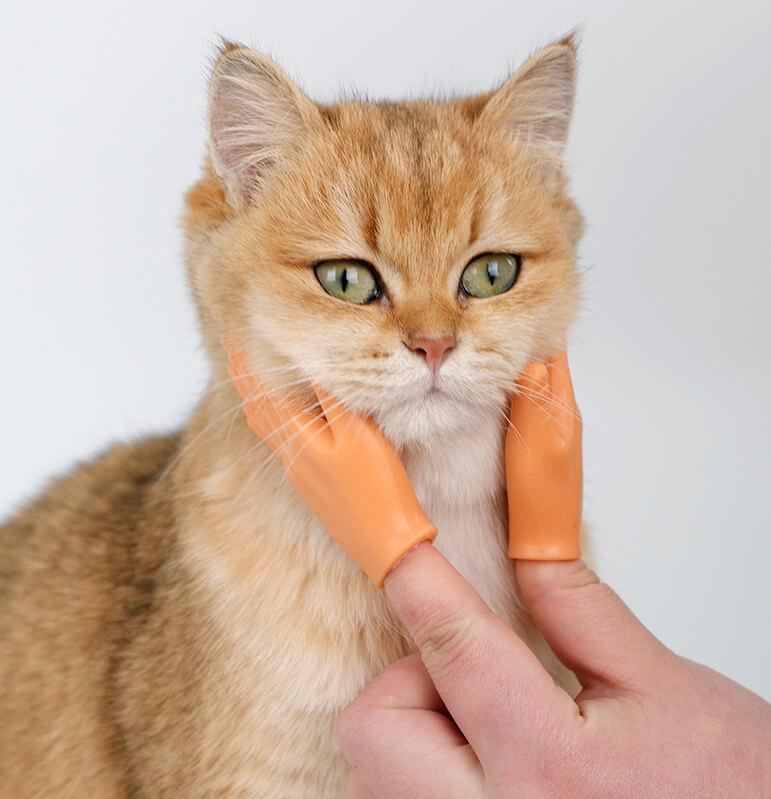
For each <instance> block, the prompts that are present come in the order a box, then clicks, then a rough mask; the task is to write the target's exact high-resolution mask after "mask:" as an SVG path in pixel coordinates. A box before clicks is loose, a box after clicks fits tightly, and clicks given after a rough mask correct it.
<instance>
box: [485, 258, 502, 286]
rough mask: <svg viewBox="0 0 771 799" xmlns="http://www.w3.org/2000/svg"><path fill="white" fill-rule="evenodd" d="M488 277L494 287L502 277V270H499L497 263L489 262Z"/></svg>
mask: <svg viewBox="0 0 771 799" xmlns="http://www.w3.org/2000/svg"><path fill="white" fill-rule="evenodd" d="M487 277H489V278H490V285H491V286H494V285H495V281H496V279H497V278H499V277H500V270H499V269H498V264H497V263H496V262H495V261H488V262H487Z"/></svg>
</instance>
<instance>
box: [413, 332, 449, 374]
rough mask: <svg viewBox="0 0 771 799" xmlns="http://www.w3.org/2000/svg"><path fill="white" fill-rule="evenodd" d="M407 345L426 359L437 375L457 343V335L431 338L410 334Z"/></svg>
mask: <svg viewBox="0 0 771 799" xmlns="http://www.w3.org/2000/svg"><path fill="white" fill-rule="evenodd" d="M406 344H407V346H408V347H409V348H410V349H411V350H412V351H413V352H415V353H417V354H418V355H422V356H423V357H424V358H425V359H426V366H428V368H429V369H430V370H431V372H432V374H434V375H436V373H437V372H438V371H439V367H440V366H441V365H442V364H443V363H444V359H445V358H446V357H447V353H448V352H449V351H450V350H451V349H452V348H453V347H454V346H455V345H456V344H457V341H456V340H455V336H451V335H446V336H438V337H436V338H431V337H429V336H410V338H409V339H408V340H407V342H406Z"/></svg>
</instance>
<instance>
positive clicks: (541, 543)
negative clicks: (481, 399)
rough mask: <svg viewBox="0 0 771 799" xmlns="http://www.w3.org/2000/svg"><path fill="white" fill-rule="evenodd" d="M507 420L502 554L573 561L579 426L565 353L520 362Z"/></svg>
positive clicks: (578, 507) (579, 464) (578, 515)
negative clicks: (506, 539)
mask: <svg viewBox="0 0 771 799" xmlns="http://www.w3.org/2000/svg"><path fill="white" fill-rule="evenodd" d="M509 419H510V424H509V426H508V429H507V431H506V448H505V452H506V494H507V498H508V508H509V549H508V552H509V557H510V558H526V559H528V560H575V559H576V558H579V557H580V556H581V552H580V546H579V538H580V533H581V505H582V498H583V456H582V452H581V436H582V423H581V414H580V412H579V410H578V406H577V405H576V400H575V396H574V394H573V384H572V381H571V379H570V369H569V367H568V359H567V355H566V354H565V353H564V352H563V353H561V354H559V355H557V356H555V357H553V358H550V359H549V361H548V362H547V363H545V364H543V363H537V362H533V363H530V364H528V365H527V366H526V367H525V369H524V370H523V371H522V374H521V375H520V376H519V378H518V379H517V391H516V392H515V393H514V394H513V395H512V399H511V412H510V415H509Z"/></svg>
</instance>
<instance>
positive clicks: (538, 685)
mask: <svg viewBox="0 0 771 799" xmlns="http://www.w3.org/2000/svg"><path fill="white" fill-rule="evenodd" d="M516 573H517V579H518V581H519V586H520V590H521V594H522V597H523V599H524V602H525V603H526V605H527V607H528V608H529V610H530V612H531V614H532V616H533V618H534V620H535V622H536V624H537V625H538V627H539V628H540V630H541V631H542V633H543V634H544V636H545V638H546V640H547V641H548V642H549V644H550V645H551V646H552V648H553V649H554V651H555V652H556V653H557V654H558V655H559V656H560V658H561V659H562V660H563V662H564V663H565V664H566V665H567V666H569V667H570V668H572V669H573V670H574V671H575V673H576V675H577V676H578V678H579V680H580V682H581V684H582V685H583V690H582V691H581V693H580V694H579V695H578V697H577V699H576V700H575V701H573V700H572V699H571V698H570V697H569V696H568V695H567V694H566V693H565V692H564V691H562V690H561V689H560V688H558V687H557V686H556V685H555V684H554V682H553V681H552V679H551V677H550V676H549V675H548V674H547V672H546V671H545V670H544V669H543V667H542V666H541V664H540V663H539V662H538V660H537V659H536V658H535V656H534V655H533V653H532V652H531V651H530V650H529V649H528V648H527V647H526V646H525V644H524V643H523V642H522V641H521V640H520V639H519V638H518V637H517V635H516V634H515V633H514V632H513V631H512V630H511V629H510V628H508V627H507V626H506V625H505V624H504V623H503V622H502V621H501V620H500V619H499V618H498V617H497V616H495V615H494V614H493V613H492V611H490V609H489V608H488V607H487V606H486V605H485V604H484V602H483V601H482V599H481V598H480V597H479V596H478V595H477V593H476V592H475V591H474V590H473V588H472V587H471V586H470V585H469V584H468V583H466V581H465V580H464V579H463V578H462V577H461V576H460V575H459V574H458V573H457V572H456V571H455V570H454V569H453V568H452V566H451V565H450V564H449V563H448V562H447V561H446V560H445V559H444V558H443V556H442V555H441V554H440V553H439V552H438V551H437V550H435V549H434V548H433V547H430V546H423V545H421V546H419V547H417V548H416V549H415V550H414V551H412V552H410V553H409V554H408V555H407V556H406V557H405V558H404V559H403V560H402V561H401V562H400V563H399V564H398V565H397V566H396V568H395V569H394V570H393V571H392V572H391V574H390V575H389V576H388V577H387V578H386V581H385V592H386V595H387V596H388V598H389V600H390V602H391V604H392V606H393V607H394V609H395V610H396V612H397V613H398V615H399V616H400V617H401V618H402V620H403V621H404V623H405V625H406V627H407V629H408V630H409V632H410V634H411V635H412V637H413V639H414V641H415V643H416V645H417V647H418V649H419V652H420V655H419V656H418V655H412V656H410V657H407V658H405V659H403V660H400V661H398V662H397V663H395V664H394V665H392V666H391V667H389V668H388V669H386V671H385V672H384V673H383V674H381V675H380V676H379V677H377V678H376V679H375V680H374V682H373V683H372V684H371V685H370V686H369V687H368V688H367V689H366V690H365V691H364V692H363V693H362V694H361V695H360V696H359V698H358V699H356V701H355V702H353V703H352V704H351V705H350V706H349V707H348V708H347V709H346V710H345V711H344V712H343V714H342V715H341V716H340V718H339V720H338V725H337V736H338V739H339V742H340V746H341V749H342V752H343V754H344V756H345V757H346V758H347V760H348V762H349V763H350V764H351V765H352V767H353V769H352V771H351V776H350V781H349V793H348V795H349V797H351V799H373V798H375V799H406V797H410V799H421V797H425V798H426V799H429V797H430V798H431V799H434V797H438V796H441V797H442V799H481V797H485V798H486V799H509V798H512V799H514V798H515V799H546V798H547V797H549V798H550V799H553V798H554V797H559V799H579V798H580V799H587V798H591V799H672V798H674V797H682V799H750V798H752V799H768V797H771V706H769V705H768V704H767V703H766V702H764V701H763V700H762V699H761V698H760V697H758V696H756V695H754V694H752V693H750V692H749V691H747V690H745V689H744V688H742V687H740V686H739V685H737V684H736V683H734V682H732V681H731V680H729V679H727V678H725V677H723V676H721V675H720V674H717V673H715V672H714V671H711V670H710V669H708V668H705V667H704V666H701V665H698V664H696V663H693V662H691V661H689V660H686V659H684V658H681V657H678V656H677V655H675V654H673V653H672V652H671V651H669V650H668V649H667V648H666V647H664V646H663V645H662V644H661V643H660V642H659V641H658V640H657V639H656V638H654V636H653V635H651V633H650V632H649V631H648V630H647V629H646V628H645V627H644V626H643V625H642V624H641V623H640V622H639V621H638V620H637V619H636V618H635V617H634V615H633V614H632V613H631V612H630V611H629V609H628V608H627V607H626V606H625V605H624V603H623V602H622V601H621V600H620V599H619V597H618V596H617V595H616V594H615V593H614V592H613V591H612V590H611V589H610V588H609V587H608V586H607V585H604V584H603V583H600V582H599V581H598V580H597V578H596V576H595V575H594V574H593V573H592V572H591V571H589V570H588V569H587V568H586V566H584V564H583V563H582V562H581V561H571V562H550V563H541V562H537V561H517V563H516Z"/></svg>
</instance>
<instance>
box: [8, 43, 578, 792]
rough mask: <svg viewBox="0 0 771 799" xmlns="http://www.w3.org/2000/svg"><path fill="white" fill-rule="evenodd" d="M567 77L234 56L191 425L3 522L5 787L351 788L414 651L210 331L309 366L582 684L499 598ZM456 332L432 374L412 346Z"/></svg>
mask: <svg viewBox="0 0 771 799" xmlns="http://www.w3.org/2000/svg"><path fill="white" fill-rule="evenodd" d="M574 66H575V53H574V46H573V42H572V40H565V41H563V42H560V43H557V44H555V45H552V46H550V48H546V49H545V50H544V51H541V53H539V54H537V55H536V56H534V57H533V58H532V59H531V60H530V61H529V62H527V63H526V64H525V66H524V67H523V68H522V69H521V70H520V71H519V72H518V73H517V74H515V75H514V76H513V77H512V78H510V79H509V81H507V82H506V83H505V84H504V85H503V86H502V87H501V88H500V89H499V90H498V91H497V92H495V93H491V94H490V95H483V96H481V97H477V98H470V99H467V100H457V101H449V102H447V103H438V102H433V101H415V102H411V103H403V104H390V103H381V104H376V103H366V102H356V101H354V102H347V103H342V104H340V105H338V106H327V107H323V106H317V105H315V104H313V103H311V102H310V101H309V100H308V99H307V98H305V96H304V95H302V94H301V93H300V92H299V90H298V89H297V88H296V87H295V86H294V84H292V83H291V82H290V81H289V79H288V78H286V76H285V75H284V74H283V73H282V72H281V71H280V70H279V69H278V67H276V65H275V64H273V63H272V62H270V61H268V60H267V59H265V58H264V57H262V56H259V55H258V54H256V53H254V52H252V51H250V50H248V49H246V48H241V47H237V46H232V45H229V46H227V47H226V48H225V49H224V51H223V53H222V54H221V56H220V59H219V61H218V63H217V66H215V69H214V74H213V78H212V89H211V95H210V126H211V160H210V161H208V162H207V164H206V166H205V168H204V174H203V177H202V178H201V180H200V181H199V182H198V183H197V184H196V185H195V186H194V187H193V188H192V189H191V191H190V192H189V194H188V198H187V211H186V217H185V227H186V236H187V239H186V241H187V263H188V274H189V278H190V282H191V285H192V287H193V291H194V294H195V298H196V302H197V305H198V308H199V312H200V316H201V323H202V333H203V338H204V342H205V344H206V347H207V350H208V353H209V357H210V359H211V363H212V381H211V385H210V388H209V390H208V391H207V393H206V395H205V396H204V397H203V399H202V400H201V402H200V404H199V406H198V408H197V409H196V411H195V413H194V414H193V416H192V418H191V420H190V422H189V424H188V425H187V427H186V429H185V431H184V432H183V433H181V434H179V435H174V436H167V437H163V438H156V439H148V440H145V441H142V442H138V443H136V444H130V445H120V446H117V447H115V448H113V449H112V450H110V451H109V452H107V453H106V454H105V455H103V456H102V457H101V458H99V459H97V460H95V461H93V462H92V463H89V464H86V465H85V466H82V467H80V468H79V469H78V470H76V471H74V472H73V473H72V474H71V475H69V476H67V477H64V478H62V479H60V480H59V481H57V482H56V483H54V484H53V485H52V486H51V487H50V488H49V489H48V490H47V491H46V492H45V493H44V494H43V495H42V496H41V497H40V498H39V499H38V500H36V501H35V502H33V503H31V504H30V505H29V506H27V507H26V508H24V509H22V510H21V511H20V512H19V513H17V514H16V515H15V516H14V517H13V518H12V519H10V520H9V521H8V522H7V523H6V524H5V526H4V527H3V528H2V529H1V530H0V633H1V635H0V714H2V721H3V723H2V724H1V725H0V794H1V795H3V796H5V795H8V796H14V797H19V799H24V798H25V797H43V796H46V797H49V796H57V797H70V796H72V797H75V796H77V797H82V796H100V797H107V798H108V799H109V798H110V797H129V796H131V797H167V796H168V797H171V796H184V797H204V796H206V797H216V796H222V797H282V798H283V797H286V798H287V799H294V798H295V797H296V798H297V799H306V798H307V799H310V798H311V797H313V799H326V797H330V798H332V797H335V798H338V797H342V796H343V795H344V793H345V780H346V766H345V763H344V762H343V761H342V758H341V756H340V754H339V752H338V749H337V746H336V743H335V740H334V735H333V725H334V721H335V718H336V716H337V715H338V714H339V712H340V711H341V710H342V708H343V707H345V706H346V705H347V704H348V703H349V702H350V701H351V700H352V699H353V698H354V697H355V696H356V695H357V694H358V693H359V692H360V691H361V690H362V688H364V686H365V685H366V684H367V683H368V682H369V681H370V680H371V679H372V678H373V677H374V676H375V675H377V674H378V673H379V672H381V671H382V670H383V669H384V668H385V667H386V666H387V665H388V664H389V663H391V662H393V661H394V660H396V659H398V658H399V657H401V656H403V655H405V654H407V653H409V652H410V651H412V647H411V644H410V641H409V640H408V638H407V636H406V635H405V634H404V631H403V629H402V628H401V626H400V624H399V622H398V620H397V619H396V618H395V617H394V616H393V614H392V613H391V611H390V609H389V607H388V605H387V603H386V601H385V599H384V596H383V594H382V592H381V591H379V590H378V589H376V588H375V587H374V586H373V585H372V584H371V583H370V582H368V580H367V579H366V577H365V576H364V575H363V574H362V573H361V572H360V571H359V570H358V569H357V567H356V566H355V565H354V564H353V563H352V562H351V561H350V560H349V559H348V557H347V556H346V555H345V554H344V553H343V552H342V551H341V550H340V549H339V548H338V547H337V546H336V545H335V544H334V542H333V540H332V539H331V537H330V536H329V535H328V533H327V532H326V530H324V529H323V527H322V526H321V525H320V523H319V522H318V521H317V520H316V519H315V518H314V517H313V515H312V514H311V513H310V512H309V511H308V510H307V509H306V508H305V506H304V505H303V503H302V502H301V500H300V499H299V498H298V497H297V495H296V494H295V492H294V490H293V489H292V487H291V486H290V485H289V484H288V483H287V481H286V479H285V477H284V474H283V471H282V468H281V466H280V464H279V463H278V461H277V460H276V459H275V458H274V457H272V456H271V455H270V452H269V449H268V448H267V446H266V445H265V444H264V443H263V442H261V441H259V440H258V439H256V437H255V436H254V434H253V433H252V432H251V431H250V430H249V428H248V427H247V425H246V423H245V420H244V418H243V414H242V413H241V403H240V398H239V397H238V395H237V393H236V391H235V389H234V387H233V386H232V385H231V384H230V382H229V380H228V375H227V373H226V370H225V364H224V357H223V353H222V348H221V345H220V340H219V337H220V335H221V334H222V333H223V332H229V333H230V334H234V335H237V336H238V337H239V340H240V341H241V343H242V345H243V346H244V348H245V349H246V351H247V353H248V355H249V359H250V362H251V363H253V364H254V365H255V369H256V372H257V373H258V374H259V375H260V377H261V379H262V380H263V381H264V382H265V383H266V385H267V386H268V387H269V390H272V389H273V388H275V389H279V388H281V389H282V390H288V391H291V392H292V393H293V396H294V397H296V399H297V400H298V401H301V402H308V401H309V398H310V389H309V381H311V380H313V381H315V382H318V383H320V384H322V385H324V386H325V387H327V388H328V389H329V390H330V391H332V392H333V393H334V394H335V395H336V396H337V397H339V398H340V399H341V401H344V402H345V403H346V404H347V405H349V406H350V407H351V408H353V409H354V410H356V411H360V412H362V413H367V414H369V415H371V416H373V418H375V420H376V421H377V422H378V424H379V425H380V426H381V428H382V429H383V430H384V432H385V433H386V435H388V437H389V438H390V439H391V440H392V441H393V443H394V445H395V446H396V447H397V449H398V451H399V453H400V455H401V457H402V459H403V461H404V463H405V466H406V468H407V471H408V474H409V476H410V479H411V481H412V483H413V485H414V487H415V490H416V493H417V496H418V498H419V499H420V501H421V504H422V505H423V508H424V509H425V510H426V512H427V514H428V516H429V517H430V518H431V519H432V521H433V522H434V523H435V525H436V526H437V528H438V531H439V534H438V538H437V546H439V548H440V549H442V551H443V552H445V554H446V555H447V556H448V558H449V559H450V560H451V561H452V562H453V563H454V564H455V566H456V567H457V568H458V569H459V570H460V571H461V572H462V573H463V574H464V575H465V576H466V577H467V579H469V581H470V582H471V583H472V584H473V585H474V586H475V587H476V588H477V590H478V591H479V592H480V593H481V594H482V596H483V597H484V599H485V600H486V601H487V602H488V604H489V605H490V606H491V607H492V608H493V610H494V611H495V612H496V613H498V614H499V615H500V616H501V617H503V618H504V619H506V621H507V622H509V623H510V624H511V625H512V626H513V627H514V628H515V629H516V630H517V631H518V632H519V633H520V635H522V636H523V638H524V639H525V640H526V641H527V642H528V643H529V645H530V646H531V647H532V648H533V649H534V651H535V652H536V653H537V654H538V656H539V658H540V659H541V660H542V662H544V664H545V665H546V666H547V668H549V670H550V671H551V672H552V673H553V674H554V676H555V679H557V680H558V681H560V682H561V683H562V684H564V685H565V686H568V687H572V686H573V678H572V675H570V674H569V672H567V671H566V670H565V669H564V667H562V666H561V664H559V663H558V662H557V660H556V658H554V656H553V655H552V654H551V652H550V651H549V650H548V648H547V647H546V645H545V644H544V643H543V641H542V639H541V638H540V636H539V635H538V634H537V632H536V631H535V630H534V628H533V625H532V623H531V621H530V620H529V618H528V616H527V614H526V613H525V612H524V611H523V610H522V608H521V606H520V605H519V602H518V600H517V596H516V590H515V586H514V582H513V577H512V570H511V564H510V562H509V561H508V560H507V558H506V555H505V539H506V527H505V516H506V498H505V492H504V474H503V434H504V430H505V413H506V405H507V400H508V395H509V393H510V391H511V388H512V385H513V382H514V378H515V377H516V375H517V373H518V372H519V370H520V369H521V367H522V366H523V365H524V364H525V363H526V362H527V360H529V359H531V358H532V357H542V356H544V355H546V354H548V353H549V352H551V351H553V350H554V349H556V348H557V347H558V346H559V345H560V344H561V343H562V341H563V340H564V336H565V333H566V330H567V328H568V326H569V324H570V321H571V320H572V318H573V315H574V313H575V309H576V307H577V301H578V297H577V291H578V289H577V286H578V279H577V275H576V270H575V258H574V247H575V244H576V241H577V239H578V236H579V234H580V217H579V215H578V212H577V211H576V209H575V207H574V206H573V204H572V202H571V201H570V200H569V198H568V197H567V196H566V194H565V181H564V176H563V174H562V169H561V161H560V153H559V146H560V141H561V142H563V143H564V137H565V136H566V133H567V120H568V119H569V112H570V106H571V104H572V86H573V80H574ZM539 109H541V113H540V116H539ZM544 109H545V110H544ZM523 120H524V121H523ZM517 125H520V126H522V125H524V126H525V127H521V130H520V129H518V128H517ZM499 251H500V252H516V253H518V255H520V254H521V255H522V274H521V276H520V277H519V278H518V281H517V283H516V284H515V286H514V288H513V289H512V291H511V296H507V295H503V294H502V295H501V296H499V297H491V298H490V299H488V300H480V301H477V300H473V299H469V298H468V297H466V296H463V295H462V294H460V293H459V291H458V288H457V286H458V280H459V277H460V274H461V273H462V270H463V268H464V266H465V264H466V263H467V262H468V261H469V259H470V258H472V257H473V256H474V255H476V254H478V253H480V252H483V253H484V252H499ZM341 257H346V258H356V259H358V260H359V261H366V262H367V263H369V264H372V265H374V266H373V269H376V270H377V273H378V276H379V280H380V281H381V283H382V284H383V293H382V296H379V297H378V299H377V301H374V302H372V303H369V304H367V305H362V306H352V305H348V304H347V303H345V302H341V301H340V300H338V299H334V298H333V297H331V296H328V294H326V293H325V292H324V290H323V289H322V288H321V286H319V283H318V281H317V280H316V279H315V277H314V275H313V265H314V264H316V263H317V262H319V261H323V260H324V259H328V258H341ZM514 292H516V294H515V293H514ZM450 335H451V336H452V339H453V348H452V352H450V354H449V356H448V357H447V359H446V363H444V364H443V365H442V366H441V369H439V370H437V371H436V372H432V371H431V370H427V369H426V364H425V363H424V362H423V360H422V359H421V357H420V356H419V355H418V354H416V352H415V350H414V349H411V347H410V344H409V343H410V341H411V340H412V338H413V337H415V336H423V337H425V336H433V337H437V336H450ZM405 344H407V346H405Z"/></svg>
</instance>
